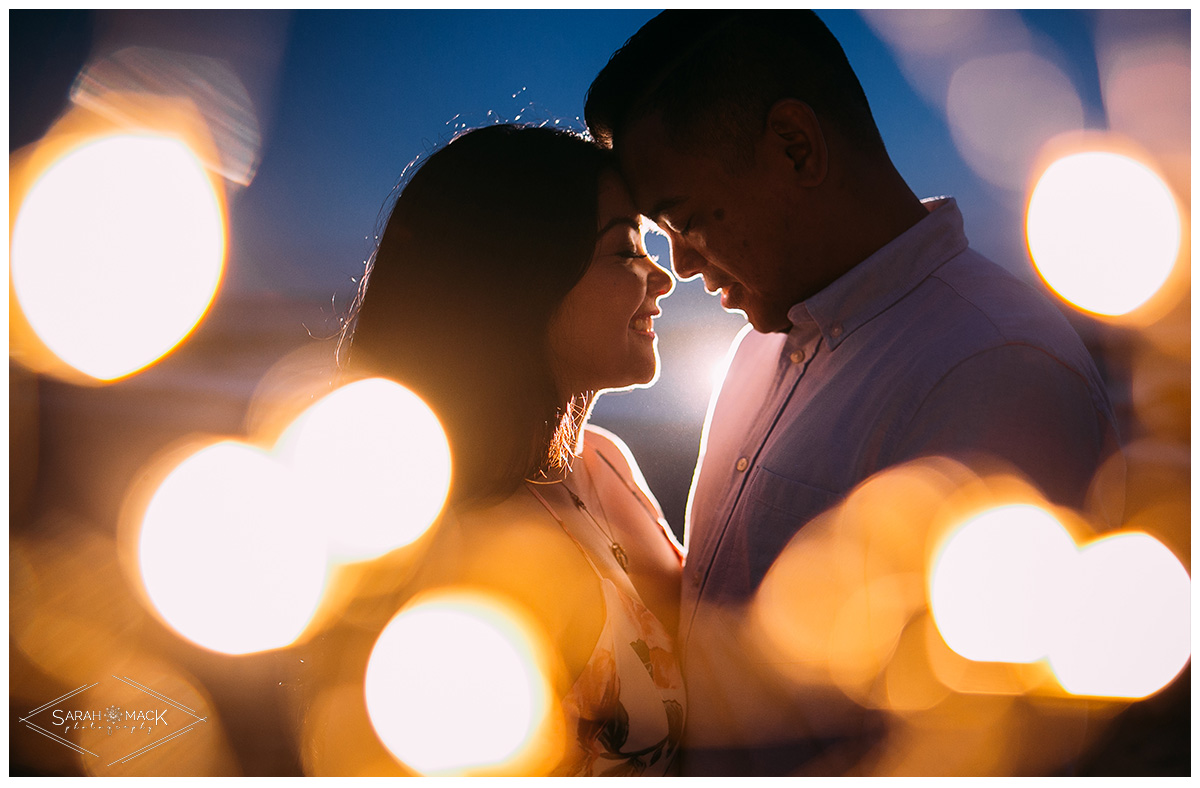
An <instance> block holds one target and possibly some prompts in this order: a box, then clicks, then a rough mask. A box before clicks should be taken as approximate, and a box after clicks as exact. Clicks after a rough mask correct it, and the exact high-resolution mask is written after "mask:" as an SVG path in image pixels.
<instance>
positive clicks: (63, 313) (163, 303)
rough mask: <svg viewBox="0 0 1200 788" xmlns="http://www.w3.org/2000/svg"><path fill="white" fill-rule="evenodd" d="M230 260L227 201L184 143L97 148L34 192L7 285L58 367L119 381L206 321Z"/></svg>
mask: <svg viewBox="0 0 1200 788" xmlns="http://www.w3.org/2000/svg"><path fill="white" fill-rule="evenodd" d="M224 257H225V228H224V218H223V214H222V208H221V204H220V201H219V200H218V197H217V195H216V193H215V192H214V189H213V184H212V182H211V181H210V180H209V178H208V175H207V174H206V172H205V170H204V168H203V167H202V166H201V165H200V163H199V161H198V160H197V159H196V157H195V156H194V155H193V154H192V153H191V151H190V150H189V149H188V148H187V147H186V146H185V145H183V144H182V143H180V142H178V141H177V140H175V139H171V138H168V137H162V136H153V135H119V136H109V137H102V138H99V139H95V140H92V141H90V142H88V143H86V144H84V145H81V146H79V147H76V148H74V149H73V150H71V151H69V152H68V153H66V154H65V155H64V156H63V157H62V158H61V159H59V160H58V161H57V162H56V163H54V164H53V165H51V166H50V167H49V168H48V169H47V170H46V171H45V172H44V173H43V174H42V175H41V176H40V178H39V179H38V180H37V182H36V183H35V184H34V185H33V186H32V188H30V190H29V191H28V193H27V194H26V196H25V199H24V201H23V203H22V204H21V207H20V212H19V213H18V215H17V218H16V222H15V224H14V226H13V229H12V246H11V274H12V286H13V290H14V292H15V294H16V297H17V300H18V301H19V303H20V307H21V310H22V311H23V312H24V314H25V317H26V319H27V320H28V321H29V323H30V325H31V326H32V328H33V330H34V331H35V332H36V334H37V335H38V337H39V339H40V340H41V341H42V342H43V343H44V344H45V345H46V347H47V348H49V349H50V350H51V351H52V352H53V353H54V354H55V355H56V356H58V357H59V358H60V359H61V360H62V361H63V362H65V363H67V364H69V365H70V366H72V367H74V368H75V369H77V370H79V371H81V372H83V373H85V374H87V375H90V376H91V377H93V378H97V379H99V380H115V379H117V378H120V377H123V376H125V375H128V374H131V373H133V372H135V371H137V370H139V369H141V368H143V367H145V366H147V365H149V364H151V363H153V362H154V361H156V360H157V359H159V358H161V357H162V356H163V355H165V354H166V353H168V352H169V351H170V350H171V349H172V348H174V347H175V346H176V345H177V344H178V343H179V342H180V341H182V340H183V339H184V338H185V337H186V336H187V335H188V334H189V333H190V332H191V331H192V329H193V328H194V327H195V326H196V324H197V323H198V322H199V321H200V319H201V318H202V317H203V316H204V313H205V312H206V311H207V309H208V306H209V304H210V303H211V301H212V299H213V296H214V294H215V293H216V289H217V286H218V284H219V282H220V279H221V273H222V269H223V265H224Z"/></svg>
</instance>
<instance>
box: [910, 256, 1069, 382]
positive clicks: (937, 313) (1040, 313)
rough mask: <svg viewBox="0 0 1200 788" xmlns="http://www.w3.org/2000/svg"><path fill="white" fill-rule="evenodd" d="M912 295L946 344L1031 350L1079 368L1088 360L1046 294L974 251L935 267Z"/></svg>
mask: <svg viewBox="0 0 1200 788" xmlns="http://www.w3.org/2000/svg"><path fill="white" fill-rule="evenodd" d="M913 296H914V300H915V301H916V302H917V303H916V304H914V305H913V306H914V308H915V309H917V310H918V311H919V312H920V314H921V321H922V322H926V323H928V324H930V325H931V327H933V328H934V329H936V330H937V331H938V332H939V333H941V332H944V334H943V335H944V336H945V337H946V340H947V341H949V342H952V343H960V344H963V345H964V346H970V345H972V344H980V345H981V348H980V349H983V347H990V346H1000V345H1017V344H1019V345H1031V346H1033V347H1038V348H1041V349H1043V350H1045V351H1047V352H1049V353H1051V354H1053V355H1055V356H1063V357H1064V358H1063V360H1064V361H1074V362H1079V363H1082V362H1083V361H1084V360H1085V358H1086V357H1087V356H1086V350H1085V349H1084V346H1083V342H1082V341H1081V340H1080V338H1079V335H1078V333H1077V332H1076V331H1075V329H1074V328H1073V327H1072V326H1071V324H1070V322H1069V321H1068V320H1067V319H1066V317H1065V316H1064V315H1063V313H1062V311H1061V310H1060V309H1059V308H1058V306H1056V305H1055V303H1054V302H1053V300H1052V297H1051V296H1050V295H1049V294H1048V293H1046V292H1044V290H1042V289H1041V288H1039V287H1038V286H1037V285H1036V284H1035V283H1034V282H1031V281H1029V280H1027V279H1025V278H1022V277H1020V276H1018V275H1017V274H1015V273H1013V272H1011V271H1009V270H1008V269H1006V268H1004V267H1002V266H1000V265H998V264H997V263H994V262H992V261H991V260H989V259H988V258H987V257H984V256H983V255H981V254H979V253H978V252H976V251H974V250H972V249H967V250H965V251H963V252H962V253H961V254H959V255H956V256H955V257H954V258H953V259H951V260H949V261H947V263H946V264H945V265H942V266H941V267H939V268H938V269H937V270H936V271H934V272H933V274H932V275H930V277H929V278H928V279H927V280H926V281H925V282H924V283H923V284H922V286H921V287H919V288H917V290H916V291H915V292H914V294H913ZM964 349H966V348H964ZM1081 354H1082V355H1081Z"/></svg>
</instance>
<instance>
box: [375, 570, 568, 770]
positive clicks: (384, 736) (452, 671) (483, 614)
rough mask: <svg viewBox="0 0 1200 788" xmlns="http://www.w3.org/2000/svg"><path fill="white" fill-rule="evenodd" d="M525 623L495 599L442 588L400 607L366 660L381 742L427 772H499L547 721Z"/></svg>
mask: <svg viewBox="0 0 1200 788" xmlns="http://www.w3.org/2000/svg"><path fill="white" fill-rule="evenodd" d="M535 643H537V641H536V640H535V639H534V638H533V636H532V633H531V630H529V629H528V628H526V627H523V626H521V625H520V624H518V623H517V619H515V618H514V617H513V616H512V615H511V613H509V612H508V611H506V610H505V609H504V608H502V607H500V606H499V605H498V603H495V602H492V601H489V600H487V599H485V598H482V597H478V596H468V595H466V594H450V593H447V594H442V595H439V596H436V597H432V598H429V599H427V600H426V601H424V602H420V603H418V604H416V605H414V606H412V607H410V608H408V609H406V610H404V611H402V612H401V613H400V614H399V615H397V616H396V617H395V618H394V619H392V621H391V622H390V623H389V624H388V625H387V627H386V628H384V630H383V632H382V633H381V634H380V636H379V639H378V640H377V641H376V643H375V647H374V649H373V651H372V652H371V658H370V661H369V662H368V664H367V674H366V681H365V687H364V691H365V694H366V702H367V711H368V713H369V714H370V717H371V724H372V725H373V726H374V727H375V731H376V733H377V734H378V736H379V738H380V740H381V741H382V742H383V744H384V745H385V746H386V747H387V748H388V750H390V751H391V752H392V754H393V755H395V757H396V758H398V759H399V760H400V761H402V762H403V763H405V764H406V765H408V766H409V767H411V768H413V769H415V770H417V771H419V772H422V773H424V774H460V773H464V772H496V771H504V770H505V769H504V767H505V765H507V764H510V763H511V762H513V760H514V759H517V758H520V757H521V756H522V754H523V751H525V750H526V749H527V748H529V747H530V746H531V745H532V744H533V743H534V741H535V740H536V739H539V738H541V737H539V736H537V734H538V733H539V729H540V728H542V727H543V726H544V725H545V724H546V722H547V719H548V715H549V711H550V701H551V698H552V693H551V690H550V686H549V682H548V680H547V678H546V674H545V671H544V669H543V665H544V664H545V663H544V658H543V657H542V656H541V655H540V654H539V652H538V649H537V647H536V646H535V645H534V644H535Z"/></svg>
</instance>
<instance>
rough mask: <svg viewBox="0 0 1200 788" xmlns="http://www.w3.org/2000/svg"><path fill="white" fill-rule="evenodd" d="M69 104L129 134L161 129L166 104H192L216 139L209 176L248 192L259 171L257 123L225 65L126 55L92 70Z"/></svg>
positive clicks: (193, 58) (183, 56) (143, 51)
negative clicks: (133, 130)
mask: <svg viewBox="0 0 1200 788" xmlns="http://www.w3.org/2000/svg"><path fill="white" fill-rule="evenodd" d="M71 101H72V102H74V103H75V104H77V105H78V106H81V107H85V108H87V109H88V110H90V111H92V112H94V113H96V114H98V115H101V116H103V117H106V118H108V119H109V120H110V121H112V122H114V123H116V124H118V125H120V126H121V127H124V128H139V127H141V128H156V127H158V126H159V124H160V123H161V122H162V110H161V108H162V106H163V105H164V104H169V103H173V102H179V101H186V102H188V103H189V104H190V105H191V107H192V108H193V110H194V112H195V113H196V114H197V115H199V118H200V119H201V121H202V124H203V127H204V130H205V131H206V132H207V136H208V137H210V138H211V150H208V151H205V155H204V159H205V162H204V163H205V164H206V165H207V166H208V167H209V168H210V169H212V170H213V171H214V172H218V173H220V174H221V175H222V176H224V177H225V178H226V179H228V180H230V181H232V182H234V183H239V184H241V185H243V186H248V185H250V182H251V180H253V178H254V173H255V171H256V170H257V168H258V158H259V151H260V149H261V148H262V134H261V132H260V130H259V122H258V117H257V115H256V114H255V112H254V105H253V102H252V101H251V100H250V96H249V94H248V93H247V92H246V88H245V86H244V85H243V84H242V82H241V80H240V79H239V78H238V75H237V73H236V72H235V71H234V69H233V68H232V67H231V66H230V65H229V64H228V63H226V62H224V61H222V60H218V59H216V58H212V57H206V56H204V55H197V54H194V53H192V52H183V51H173V50H165V49H155V48H152V47H141V46H135V47H126V48H124V49H121V50H119V51H117V52H114V53H112V54H110V55H107V56H105V57H103V58H101V59H99V60H95V61H93V62H91V63H89V64H88V66H87V67H86V68H85V69H84V70H83V71H82V72H81V73H80V74H79V76H78V77H77V78H76V80H75V83H74V84H73V85H72V86H71ZM193 125H195V124H193Z"/></svg>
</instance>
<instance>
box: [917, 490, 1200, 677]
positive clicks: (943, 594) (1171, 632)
mask: <svg viewBox="0 0 1200 788" xmlns="http://www.w3.org/2000/svg"><path fill="white" fill-rule="evenodd" d="M929 594H930V608H931V611H932V613H933V617H934V621H935V623H936V625H937V628H938V631H939V632H940V633H941V635H942V638H943V639H944V640H945V642H946V645H948V646H949V647H950V648H951V649H953V650H954V651H955V652H957V653H958V654H960V655H962V656H964V657H966V658H967V659H970V660H975V661H979V662H1009V663H1028V662H1034V661H1037V660H1041V659H1046V660H1047V661H1048V663H1049V666H1050V668H1051V670H1052V671H1053V672H1054V675H1055V677H1056V678H1057V679H1058V682H1059V684H1061V685H1062V687H1063V689H1065V690H1066V691H1067V692H1069V693H1071V694H1073V695H1092V696H1097V697H1121V698H1142V697H1146V696H1147V695H1151V694H1153V693H1155V692H1157V691H1158V690H1160V689H1162V688H1163V687H1165V686H1166V685H1167V684H1168V683H1170V682H1171V680H1172V679H1174V678H1175V676H1177V675H1178V674H1179V672H1180V671H1181V670H1183V668H1184V666H1185V665H1186V664H1187V662H1188V659H1189V658H1190V655H1191V645H1190V638H1191V633H1190V621H1191V618H1190V596H1191V580H1190V578H1189V577H1188V574H1187V570H1186V569H1184V567H1183V565H1182V564H1181V563H1180V562H1179V560H1178V559H1177V558H1176V557H1175V556H1174V554H1172V553H1171V551H1170V550H1169V549H1168V548H1167V547H1166V546H1164V545H1163V544H1162V543H1161V542H1159V541H1158V540H1157V539H1155V538H1153V537H1152V536H1149V535H1148V534H1144V533H1121V534H1115V535H1112V536H1108V537H1105V538H1103V539H1100V540H1098V541H1096V542H1093V543H1092V544H1090V545H1088V546H1087V547H1085V548H1083V549H1082V550H1079V549H1077V548H1076V547H1075V544H1074V541H1073V540H1072V538H1071V536H1070V534H1068V533H1067V531H1066V529H1064V528H1063V527H1062V525H1061V524H1059V522H1058V521H1057V520H1056V519H1055V518H1054V517H1052V516H1051V515H1050V514H1049V513H1047V512H1045V511H1043V510H1042V509H1039V508H1037V507H1034V506H1027V505H1013V506H1003V507H999V508H996V509H993V510H990V511H988V512H986V513H984V514H982V515H979V516H977V517H975V518H973V519H971V520H969V521H967V522H966V523H964V524H963V525H962V526H961V527H960V528H959V529H958V530H957V531H955V532H954V533H953V534H952V535H951V536H950V538H949V539H948V540H947V541H946V542H945V544H944V546H943V547H942V549H941V550H940V552H939V554H938V557H937V559H936V562H935V565H934V567H933V571H932V575H931V578H930V586H929Z"/></svg>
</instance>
